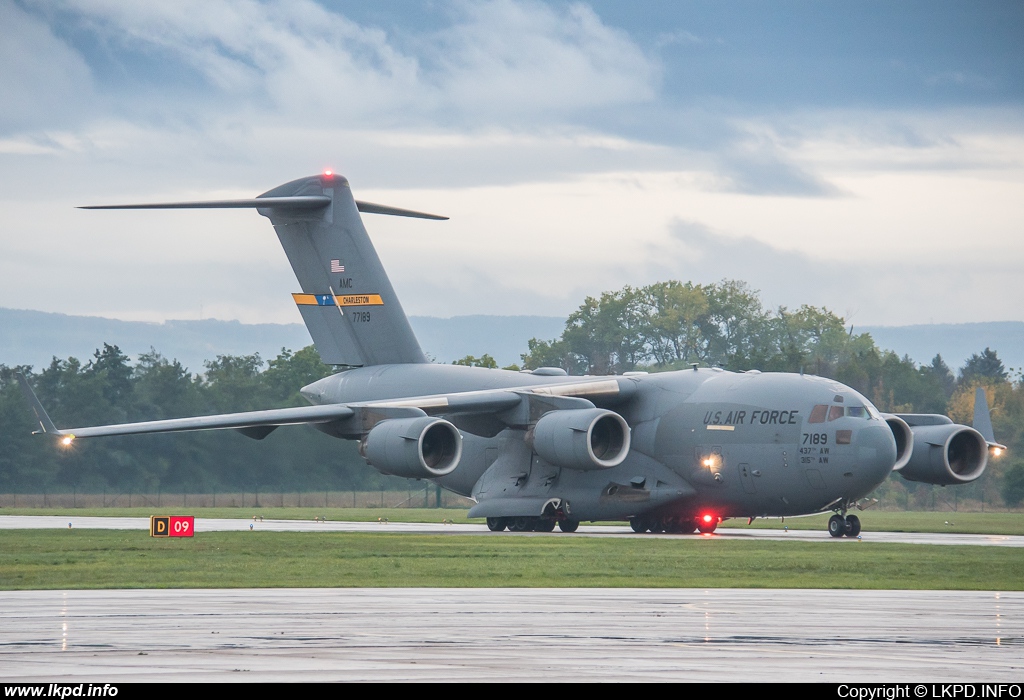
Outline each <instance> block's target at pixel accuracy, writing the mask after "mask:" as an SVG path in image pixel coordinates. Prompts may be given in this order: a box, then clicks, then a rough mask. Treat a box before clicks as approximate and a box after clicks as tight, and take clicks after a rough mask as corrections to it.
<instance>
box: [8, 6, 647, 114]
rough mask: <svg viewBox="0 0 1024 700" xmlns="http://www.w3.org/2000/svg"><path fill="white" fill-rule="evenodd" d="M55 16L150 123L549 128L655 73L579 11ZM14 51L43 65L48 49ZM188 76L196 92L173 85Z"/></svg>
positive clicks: (204, 10) (218, 10)
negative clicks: (427, 21)
mask: <svg viewBox="0 0 1024 700" xmlns="http://www.w3.org/2000/svg"><path fill="white" fill-rule="evenodd" d="M54 12H55V14H56V15H58V16H60V17H61V19H62V21H66V22H69V23H72V24H75V25H77V26H79V27H80V29H79V32H78V33H77V34H74V35H71V36H70V38H69V41H74V40H75V37H79V38H78V41H79V42H80V43H87V44H89V45H90V46H92V45H94V44H96V43H97V42H98V43H99V44H101V45H104V46H108V47H111V50H110V51H109V53H108V54H107V56H106V59H107V60H110V61H113V62H115V63H116V64H117V70H107V71H105V72H104V73H103V79H104V81H105V82H106V83H107V84H105V86H104V87H105V88H106V89H107V91H108V93H109V94H111V95H113V94H118V96H119V99H120V100H122V101H123V104H122V105H121V107H120V109H122V110H125V109H132V108H137V109H139V110H140V111H142V112H143V113H146V112H149V113H150V114H152V115H153V116H152V117H151V118H153V119H157V120H158V121H160V120H166V119H167V114H168V111H167V110H169V113H170V114H176V115H178V117H179V118H188V117H195V116H196V115H198V114H200V113H204V114H205V115H206V118H208V117H209V110H211V109H213V110H214V111H216V112H218V113H220V114H232V115H236V116H239V117H242V118H244V120H245V121H246V122H248V123H252V122H253V121H254V120H255V121H260V120H268V119H269V120H272V121H273V120H287V123H289V124H291V125H295V124H304V125H314V124H317V125H328V124H330V125H333V126H335V127H341V128H353V127H357V126H358V127H368V126H372V127H380V126H382V125H389V126H392V127H394V126H403V125H404V126H416V125H422V124H424V123H458V124H462V125H476V126H481V125H488V124H493V123H495V122H500V123H505V124H508V123H510V122H512V121H515V120H524V119H530V120H535V119H538V118H539V119H543V120H553V122H554V123H558V122H560V121H562V120H565V119H568V118H570V117H571V116H573V115H578V114H580V113H581V112H584V111H585V110H591V109H596V108H601V107H608V106H612V105H623V104H634V103H637V102H645V101H650V100H652V99H653V98H654V97H655V96H656V91H657V86H658V81H659V75H660V74H659V67H658V64H657V61H656V60H655V59H654V58H652V57H650V56H648V55H647V54H646V53H645V52H644V51H643V50H642V49H641V48H640V47H639V46H638V45H637V44H636V43H635V42H633V41H632V40H631V39H630V38H629V36H628V35H627V34H626V33H625V32H622V31H620V30H617V29H613V28H611V27H609V26H607V25H605V24H604V23H602V21H601V19H600V18H599V17H598V16H597V15H596V14H595V13H594V12H593V10H591V9H590V8H589V7H587V6H585V5H576V4H573V5H569V6H564V7H552V6H548V5H545V4H542V3H539V2H513V1H512V0H490V1H488V2H459V3H456V4H454V5H453V6H451V9H450V15H451V21H450V22H449V24H448V26H445V27H444V28H443V29H441V30H439V31H435V32H424V33H420V34H417V35H416V36H415V37H414V38H411V39H410V38H408V37H402V36H397V35H395V34H389V33H388V32H386V31H384V30H382V29H379V28H375V27H370V26H364V25H360V24H358V23H356V22H354V21H352V20H350V19H348V18H346V17H345V16H343V15H342V14H340V13H338V12H333V11H331V10H330V9H328V8H325V7H323V6H321V5H318V4H316V3H314V2H311V1H310V0H290V1H288V2H284V1H276V2H267V3H258V2H244V1H242V2H234V3H208V2H198V1H191V2H190V1H183V2H174V3H121V2H116V1H114V0H97V1H96V2H92V1H90V2H84V1H82V0H71V1H70V2H67V3H64V4H63V5H61V6H59V9H58V10H55V11H54ZM20 14H22V15H24V13H20ZM36 23H37V24H39V22H38V21H36ZM5 33H6V32H5ZM82 35H85V36H87V37H89V40H90V41H89V42H83V40H82V39H81V36H82ZM22 48H23V49H25V51H24V54H25V56H26V57H28V56H31V57H32V58H31V60H33V61H36V62H40V63H43V64H46V63H47V60H48V59H47V56H46V55H45V54H43V53H41V52H39V51H32V50H29V49H30V48H31V47H30V46H25V47H22ZM64 51H65V52H66V53H67V52H68V51H69V49H68V48H67V47H65V48H64ZM92 52H93V54H96V49H95V48H93V49H92ZM94 58H96V60H99V59H98V58H97V57H96V56H95V55H94ZM187 75H191V76H193V77H194V78H195V79H197V80H198V81H199V82H200V87H193V88H192V89H189V90H184V91H183V90H182V87H183V86H185V87H187V86H188V85H189V81H188V79H187V78H186V77H183V76H187ZM152 79H160V80H161V81H167V82H170V83H172V84H175V83H176V85H175V86H174V89H172V90H170V91H169V94H168V96H167V97H165V98H164V99H161V96H160V95H159V93H156V92H154V91H151V90H144V91H142V99H143V100H144V101H146V102H147V103H150V104H144V105H139V106H136V105H133V104H132V98H131V96H130V95H125V94H120V93H118V91H117V84H118V83H119V82H122V81H128V82H129V83H141V84H145V83H147V81H149V80H152ZM183 96H184V97H185V98H186V99H184V100H182V99H181V98H182V97H183ZM153 102H160V103H161V108H162V111H160V112H159V113H158V112H157V110H154V109H153V108H152V103H153ZM158 114H159V115H160V116H159V117H158V116H157V115H158Z"/></svg>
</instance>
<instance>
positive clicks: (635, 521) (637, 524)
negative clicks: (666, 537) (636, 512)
mask: <svg viewBox="0 0 1024 700" xmlns="http://www.w3.org/2000/svg"><path fill="white" fill-rule="evenodd" d="M629 526H630V527H631V528H633V532H647V522H646V521H644V520H641V519H640V518H637V517H633V518H630V519H629Z"/></svg>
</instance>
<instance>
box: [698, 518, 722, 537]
mask: <svg viewBox="0 0 1024 700" xmlns="http://www.w3.org/2000/svg"><path fill="white" fill-rule="evenodd" d="M720 522H722V519H721V518H720V517H718V516H717V515H715V514H714V513H704V515H702V516H700V517H699V518H697V532H699V533H700V534H702V535H710V534H711V533H712V532H714V531H715V528H717V527H718V523H720Z"/></svg>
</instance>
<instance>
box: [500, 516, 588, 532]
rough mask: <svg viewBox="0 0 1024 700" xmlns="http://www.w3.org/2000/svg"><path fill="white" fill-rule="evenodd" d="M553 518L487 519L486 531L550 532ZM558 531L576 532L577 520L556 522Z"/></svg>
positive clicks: (552, 526) (578, 524) (552, 528)
mask: <svg viewBox="0 0 1024 700" xmlns="http://www.w3.org/2000/svg"><path fill="white" fill-rule="evenodd" d="M555 523H556V521H555V519H554V518H538V517H519V518H487V529H488V530H490V531H491V532H502V531H503V530H505V529H508V531H509V532H551V531H552V530H554V529H555ZM557 523H558V529H559V530H561V531H562V532H576V529H577V528H578V527H579V526H580V521H579V520H569V519H562V520H558V521H557Z"/></svg>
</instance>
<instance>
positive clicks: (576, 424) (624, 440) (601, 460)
mask: <svg viewBox="0 0 1024 700" xmlns="http://www.w3.org/2000/svg"><path fill="white" fill-rule="evenodd" d="M533 449H534V451H535V452H536V453H537V454H538V455H540V456H541V457H542V458H543V459H544V460H545V461H547V462H549V463H551V464H554V465H556V466H559V467H566V468H568V469H580V470H584V471H588V470H594V469H609V468H611V467H616V466H618V465H620V464H622V460H624V459H626V455H627V454H629V424H628V423H626V420H625V419H624V418H623V417H622V416H620V415H619V414H618V413H614V412H613V411H606V410H605V409H603V408H576V409H568V410H564V411H550V412H548V413H545V414H544V415H543V416H541V418H540V420H539V421H537V425H535V426H534V428H533Z"/></svg>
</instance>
